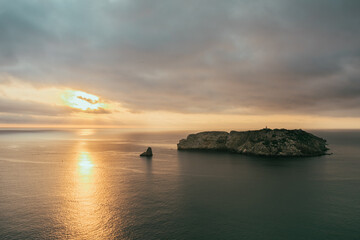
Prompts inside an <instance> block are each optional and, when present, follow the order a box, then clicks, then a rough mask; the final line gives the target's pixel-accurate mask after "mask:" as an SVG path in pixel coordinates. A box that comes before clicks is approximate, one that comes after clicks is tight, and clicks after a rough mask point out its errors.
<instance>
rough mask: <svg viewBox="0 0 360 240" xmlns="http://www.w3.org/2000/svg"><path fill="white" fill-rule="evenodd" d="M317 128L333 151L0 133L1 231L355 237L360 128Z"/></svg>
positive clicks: (54, 235) (130, 136)
mask: <svg viewBox="0 0 360 240" xmlns="http://www.w3.org/2000/svg"><path fill="white" fill-rule="evenodd" d="M311 132H312V133H315V134H317V135H318V136H321V137H324V138H326V139H327V140H328V143H329V147H330V148H331V152H333V153H334V154H333V155H330V156H322V157H314V158H281V159H276V158H274V159H269V158H262V157H251V156H243V155H236V154H227V153H205V152H178V151H177V150H176V143H177V142H178V140H179V139H180V138H183V137H185V136H186V135H187V134H188V132H177V133H139V132H138V133H131V132H129V131H124V130H113V129H107V130H92V129H83V130H64V131H39V130H31V131H29V130H27V131H25V130H0V239H144V240H150V239H187V240H189V239H274V240H275V239H276V240H281V239H284V240H293V239H295V240H296V239H315V240H319V239H334V240H335V239H336V240H338V239H341V240H347V239H354V240H355V239H356V240H358V239H360V131H311ZM147 146H151V147H152V148H153V152H154V157H153V158H152V160H150V159H146V158H140V157H139V154H140V153H141V152H143V151H145V150H146V147H147Z"/></svg>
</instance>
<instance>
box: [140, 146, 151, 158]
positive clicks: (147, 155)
mask: <svg viewBox="0 0 360 240" xmlns="http://www.w3.org/2000/svg"><path fill="white" fill-rule="evenodd" d="M152 155H153V153H152V150H151V147H148V149H147V150H146V152H143V153H142V154H140V157H152Z"/></svg>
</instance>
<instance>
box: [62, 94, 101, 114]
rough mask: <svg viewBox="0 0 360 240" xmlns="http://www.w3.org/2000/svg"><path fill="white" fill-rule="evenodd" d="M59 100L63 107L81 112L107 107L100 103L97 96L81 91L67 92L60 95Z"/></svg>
mask: <svg viewBox="0 0 360 240" xmlns="http://www.w3.org/2000/svg"><path fill="white" fill-rule="evenodd" d="M61 98H62V100H63V103H64V104H65V105H67V106H69V107H72V108H76V109H81V110H83V111H89V110H90V111H92V110H99V109H105V108H107V105H106V104H105V103H102V102H101V101H100V98H99V97H98V96H95V95H92V94H89V93H86V92H82V91H74V90H67V91H65V92H64V93H63V94H62V96H61Z"/></svg>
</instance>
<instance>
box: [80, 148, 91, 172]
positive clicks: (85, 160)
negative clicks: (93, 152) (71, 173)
mask: <svg viewBox="0 0 360 240" xmlns="http://www.w3.org/2000/svg"><path fill="white" fill-rule="evenodd" d="M78 165H79V167H80V173H81V174H82V175H89V174H90V173H91V170H92V168H93V167H94V164H93V163H92V161H91V157H90V153H88V152H81V153H80V155H79V162H78Z"/></svg>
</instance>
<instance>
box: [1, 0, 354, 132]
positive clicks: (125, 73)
mask: <svg viewBox="0 0 360 240" xmlns="http://www.w3.org/2000/svg"><path fill="white" fill-rule="evenodd" d="M359 12H360V1H358V0H271V1H268V0H237V1H235V0H224V1H218V0H170V1H169V0H161V1H160V0H151V1H149V0H102V1H98V0H77V1H74V0H0V127H119V128H147V129H158V128H161V129H209V130H215V129H216V130H217V129H222V130H230V129H257V128H263V127H265V126H268V127H270V128H282V127H284V128H304V129H318V128H326V129H332V128H334V129H335V128H336V129H339V128H353V129H355V128H360V27H359V26H360V14H359Z"/></svg>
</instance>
